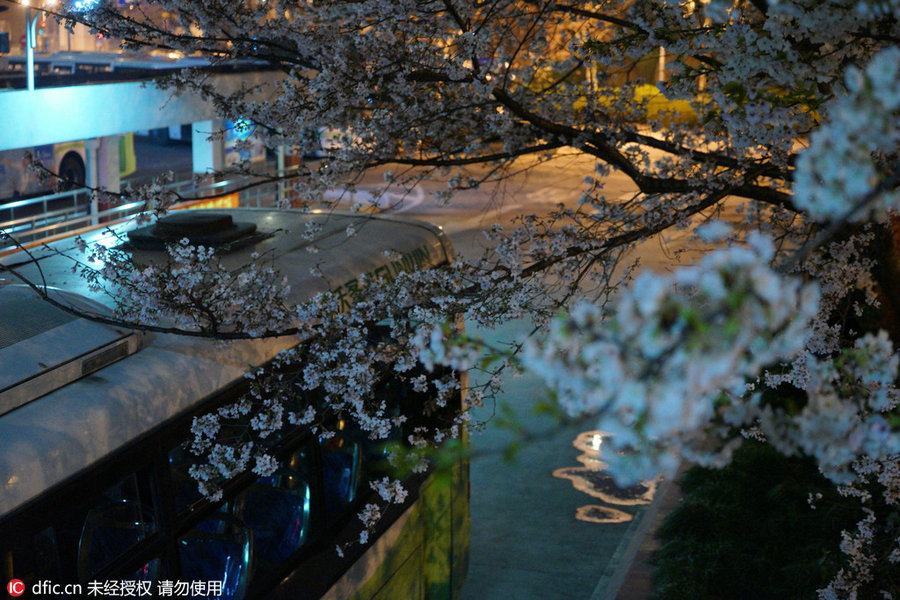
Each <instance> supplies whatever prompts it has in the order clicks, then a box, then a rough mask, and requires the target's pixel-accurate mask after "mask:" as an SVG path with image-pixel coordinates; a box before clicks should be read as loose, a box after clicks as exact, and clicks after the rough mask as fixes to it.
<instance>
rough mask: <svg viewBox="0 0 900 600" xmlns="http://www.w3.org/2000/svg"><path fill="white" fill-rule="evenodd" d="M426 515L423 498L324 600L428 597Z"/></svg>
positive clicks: (352, 567)
mask: <svg viewBox="0 0 900 600" xmlns="http://www.w3.org/2000/svg"><path fill="white" fill-rule="evenodd" d="M422 513H423V510H422V502H421V498H420V499H419V501H417V502H415V503H414V504H413V505H412V506H411V507H410V508H409V510H408V511H407V512H406V513H405V514H404V516H402V517H400V519H398V520H397V522H396V523H394V524H393V525H392V526H391V527H390V528H389V529H388V530H387V531H386V532H385V533H384V534H382V535H381V536H380V537H379V538H378V539H377V540H376V542H375V543H374V544H373V545H372V546H371V547H370V548H369V549H368V550H366V552H365V554H363V556H362V557H360V559H359V560H358V561H356V563H354V564H353V565H352V566H351V567H350V569H349V570H348V571H347V573H345V574H344V576H343V577H342V578H341V579H340V580H339V581H338V582H337V583H335V584H334V586H332V588H331V589H330V590H329V591H328V593H326V594H325V595H324V596H323V597H322V598H323V600H339V599H340V600H345V599H346V600H374V599H375V598H378V599H381V598H385V599H389V598H398V599H399V598H403V599H404V600H406V599H407V598H408V599H409V600H420V599H422V598H424V591H423V590H424V585H425V582H424V579H423V574H422V573H423V567H422V564H423V548H422V545H423V534H424V525H423V521H422V518H423V517H422ZM391 590H397V592H396V594H398V595H394V596H391V595H390V594H387V593H386V592H389V591H391ZM403 590H411V591H412V592H411V593H413V595H406V594H405V593H401V592H402V591H403Z"/></svg>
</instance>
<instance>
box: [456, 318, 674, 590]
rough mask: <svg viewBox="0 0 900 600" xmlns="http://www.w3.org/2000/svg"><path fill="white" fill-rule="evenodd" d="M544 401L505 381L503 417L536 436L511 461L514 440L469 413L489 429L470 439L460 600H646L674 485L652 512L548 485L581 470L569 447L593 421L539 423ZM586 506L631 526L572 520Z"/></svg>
mask: <svg viewBox="0 0 900 600" xmlns="http://www.w3.org/2000/svg"><path fill="white" fill-rule="evenodd" d="M520 327H521V325H520V324H515V323H512V324H507V325H506V326H505V327H503V328H502V329H501V330H500V331H498V332H493V333H491V334H490V335H491V336H492V337H495V338H496V339H500V340H503V339H511V337H512V336H515V335H516V334H517V333H521V332H518V331H517V329H518V328H520ZM470 333H474V332H471V331H470ZM478 333H480V334H481V335H488V334H485V333H484V332H478ZM544 394H546V391H545V390H544V388H543V386H541V384H540V382H538V381H537V380H536V379H535V378H533V377H528V376H523V377H519V378H514V379H510V380H508V381H507V382H506V387H505V390H504V395H503V397H502V398H501V399H500V400H499V402H501V403H503V404H505V405H506V406H508V409H509V413H510V414H509V415H506V414H504V417H507V416H509V417H511V418H513V419H515V420H516V421H517V422H518V423H519V424H520V425H521V426H523V427H524V428H525V429H527V430H528V431H530V432H538V433H539V435H537V436H535V437H534V438H533V439H532V440H531V441H529V442H528V443H526V444H524V445H523V446H522V447H521V448H520V449H519V451H518V452H517V453H516V455H515V459H514V461H512V462H510V461H508V460H505V459H504V456H503V450H504V448H506V447H508V445H509V443H510V441H512V440H513V439H514V438H513V436H512V435H511V434H510V433H509V431H508V429H505V428H503V427H501V426H499V425H498V418H497V414H500V412H499V409H497V410H496V411H495V410H494V407H492V406H488V407H484V408H482V409H479V410H477V411H475V416H476V418H478V419H485V420H488V425H487V428H486V431H485V432H483V433H480V434H476V435H473V436H472V450H473V457H472V462H471V465H472V466H471V490H472V492H471V508H472V536H471V547H470V551H471V552H470V560H469V572H468V576H467V578H466V582H465V584H464V586H463V589H462V594H461V599H462V600H510V599H515V600H530V599H535V600H644V599H646V598H648V596H649V591H650V570H649V565H648V564H647V559H648V557H649V554H650V552H652V548H653V543H654V540H653V539H652V535H651V532H652V531H653V530H654V529H655V528H656V525H657V524H658V522H659V521H660V520H661V519H662V517H663V515H664V514H665V513H666V512H667V511H668V510H670V509H671V506H674V504H675V503H677V501H678V494H677V489H676V486H674V485H671V483H670V482H665V481H664V482H662V483H661V484H660V487H659V488H658V489H657V491H656V494H655V496H654V499H653V501H652V502H651V503H650V504H648V505H638V506H627V505H620V504H610V503H606V502H604V501H603V500H602V499H599V498H597V497H592V496H591V495H588V494H587V493H585V492H582V491H579V490H578V489H575V487H573V485H572V481H570V480H569V479H562V478H559V477H554V476H553V472H554V471H555V470H557V469H561V468H565V467H580V466H581V464H580V463H579V462H578V461H577V460H576V457H577V456H578V455H579V454H580V451H579V450H577V449H576V448H574V447H573V446H572V442H573V441H574V440H575V438H576V437H577V436H578V434H579V433H582V432H585V431H590V430H592V429H594V425H593V423H592V422H591V421H590V420H586V421H584V422H583V423H578V424H569V425H560V424H559V423H556V422H554V421H553V420H552V419H550V418H547V417H541V416H537V415H535V413H534V411H533V410H532V409H533V407H534V406H535V404H536V403H537V402H538V401H539V400H543V399H544V398H545V396H544ZM495 412H496V414H494V413H495ZM585 506H608V507H609V508H613V509H617V510H621V511H623V512H626V513H629V514H630V515H632V517H633V518H632V520H630V521H628V522H622V523H594V522H587V521H584V520H578V519H576V517H575V515H576V511H577V510H578V509H579V508H581V507H585ZM617 594H618V595H617Z"/></svg>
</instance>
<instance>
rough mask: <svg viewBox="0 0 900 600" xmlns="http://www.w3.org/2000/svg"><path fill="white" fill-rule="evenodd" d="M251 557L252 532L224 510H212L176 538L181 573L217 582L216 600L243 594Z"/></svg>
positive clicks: (232, 599) (237, 599)
mask: <svg viewBox="0 0 900 600" xmlns="http://www.w3.org/2000/svg"><path fill="white" fill-rule="evenodd" d="M252 556H253V533H252V532H251V531H250V529H249V528H248V527H246V526H245V525H244V524H243V523H242V522H241V521H240V520H239V519H237V518H236V517H234V516H232V515H230V514H227V513H221V512H220V513H216V514H215V515H213V516H212V517H211V518H209V519H207V520H205V521H203V522H202V523H200V524H199V525H197V527H195V528H194V529H193V530H191V531H190V532H189V533H188V534H187V535H185V536H184V537H183V538H181V539H180V540H179V541H178V558H179V560H180V562H181V572H182V573H183V574H184V575H185V577H186V578H187V579H191V580H196V581H208V582H209V581H215V582H221V583H222V593H221V595H219V596H218V598H220V600H241V598H243V597H244V594H245V593H246V591H247V580H248V578H249V577H250V568H251V566H252V565H251V559H252ZM185 577H182V579H184V578H185ZM197 597H198V598H202V597H205V596H197Z"/></svg>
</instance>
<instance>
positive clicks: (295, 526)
mask: <svg viewBox="0 0 900 600" xmlns="http://www.w3.org/2000/svg"><path fill="white" fill-rule="evenodd" d="M309 460H310V453H309V452H308V451H302V450H301V451H298V452H297V453H295V455H294V456H292V457H291V459H289V460H288V464H293V465H296V466H300V467H301V469H300V470H299V472H298V470H294V469H291V468H289V467H283V468H281V469H279V470H278V471H277V472H276V473H275V474H274V475H272V476H270V477H261V478H260V479H259V480H257V482H256V483H254V484H252V485H251V486H250V487H249V488H248V489H247V490H245V491H244V492H242V493H241V494H240V495H239V496H238V497H237V499H236V500H235V505H234V513H235V515H237V517H238V518H240V519H241V520H242V521H243V522H244V523H245V524H246V525H247V526H248V527H250V528H251V529H252V530H253V548H254V561H255V562H256V568H257V569H259V570H262V571H266V570H269V569H271V568H272V567H274V566H276V565H278V564H279V563H281V561H283V560H285V559H286V558H287V557H288V556H290V555H291V554H293V553H294V552H296V551H297V550H299V549H300V548H301V547H303V545H304V544H305V543H306V542H307V540H309V534H310V527H311V525H312V503H313V500H312V486H311V485H310V482H309V479H308V475H307V474H306V473H309V472H310V471H311V468H310V467H311V465H309V464H308V461H309Z"/></svg>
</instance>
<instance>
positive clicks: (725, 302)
mask: <svg viewBox="0 0 900 600" xmlns="http://www.w3.org/2000/svg"><path fill="white" fill-rule="evenodd" d="M773 252H774V248H773V247H772V245H771V243H770V242H769V241H768V240H766V239H764V238H762V237H759V236H751V239H750V245H749V246H747V247H733V248H728V249H723V250H718V251H715V252H712V253H710V254H708V255H707V256H705V257H704V258H703V259H702V260H701V261H700V263H699V264H698V265H696V266H693V267H684V268H680V269H678V270H676V271H674V272H673V273H672V274H668V275H659V274H654V273H650V272H644V273H641V274H640V275H639V276H638V277H637V278H636V279H635V281H634V283H633V285H632V286H630V287H629V288H628V289H626V290H624V291H623V292H622V295H621V296H620V297H619V298H618V300H617V302H616V305H615V308H614V309H613V310H612V311H611V314H608V315H607V314H604V313H603V312H602V311H601V310H600V309H598V308H597V307H596V306H594V305H590V304H581V305H578V306H576V307H575V308H573V309H572V311H571V313H569V314H567V315H565V316H562V317H559V318H558V319H556V320H555V321H554V323H553V324H552V325H551V328H550V333H549V335H548V337H547V339H546V340H545V341H543V342H541V343H531V344H529V345H528V346H527V347H526V352H525V354H524V357H523V362H524V364H525V365H526V367H528V368H529V369H531V370H532V371H533V372H535V373H537V374H539V375H540V376H541V377H542V378H543V379H544V380H545V381H546V382H547V384H548V385H549V386H550V388H551V389H553V390H554V391H555V392H556V393H557V395H558V397H559V399H560V402H561V403H562V405H563V407H564V408H565V409H566V410H567V411H568V412H569V413H571V414H583V413H587V414H591V413H596V414H597V415H598V418H599V427H600V428H601V429H602V430H604V431H608V432H610V433H611V434H612V435H611V438H610V444H612V446H614V447H615V448H616V449H618V450H620V451H628V453H625V454H622V455H619V456H618V457H617V456H616V455H612V456H611V457H610V461H609V462H610V470H611V472H612V473H613V474H614V475H615V476H616V477H617V478H621V479H623V480H628V481H636V480H640V479H650V478H653V477H654V476H655V475H656V474H657V473H659V472H660V471H662V472H666V473H669V474H671V473H673V472H674V470H675V468H676V467H677V465H678V461H679V457H680V454H681V453H682V452H685V451H689V450H691V448H692V447H693V446H695V445H696V444H697V443H698V440H697V438H699V437H701V434H702V433H704V430H705V429H706V428H707V427H708V426H709V423H710V422H711V421H713V420H714V418H715V417H716V416H717V412H718V411H719V409H720V408H721V406H722V404H723V403H728V402H730V401H731V400H730V399H731V398H733V397H739V396H740V395H742V393H743V391H744V388H745V383H746V381H747V379H748V378H753V377H755V376H756V374H757V373H758V372H759V370H760V369H761V368H762V367H763V366H765V365H767V364H769V363H772V362H776V361H780V360H784V359H789V358H791V357H792V356H794V355H795V354H797V353H798V352H800V351H802V350H803V348H804V344H805V340H806V332H807V324H808V322H809V321H810V320H811V319H812V318H813V316H815V314H816V312H817V310H818V297H819V294H818V288H817V287H816V286H815V285H813V284H804V283H802V282H801V281H800V280H799V279H796V278H790V277H784V276H781V275H779V274H778V273H776V272H775V271H774V270H772V269H771V268H770V267H769V266H767V262H768V261H769V260H770V259H771V258H772V255H773ZM692 455H693V456H694V457H696V458H698V459H702V458H703V456H704V455H703V454H702V453H698V452H694V453H692ZM706 460H711V458H709V457H707V458H706Z"/></svg>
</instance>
